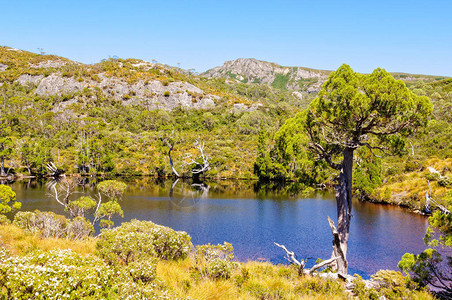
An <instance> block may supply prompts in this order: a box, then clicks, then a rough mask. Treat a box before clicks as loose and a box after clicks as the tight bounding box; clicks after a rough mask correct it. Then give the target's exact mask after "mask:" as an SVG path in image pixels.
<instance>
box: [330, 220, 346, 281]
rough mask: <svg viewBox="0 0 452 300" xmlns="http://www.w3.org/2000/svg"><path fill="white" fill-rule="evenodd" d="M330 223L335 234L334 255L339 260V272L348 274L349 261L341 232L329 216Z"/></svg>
mask: <svg viewBox="0 0 452 300" xmlns="http://www.w3.org/2000/svg"><path fill="white" fill-rule="evenodd" d="M328 223H329V225H330V228H331V233H332V234H333V257H335V258H336V261H337V272H338V273H339V274H343V275H344V274H347V268H348V262H347V259H346V256H345V253H344V250H343V248H342V247H343V245H342V244H341V240H340V236H339V232H338V230H337V229H336V226H335V225H334V222H333V220H331V219H330V217H328ZM341 263H342V264H341Z"/></svg>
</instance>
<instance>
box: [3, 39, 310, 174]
mask: <svg viewBox="0 0 452 300" xmlns="http://www.w3.org/2000/svg"><path fill="white" fill-rule="evenodd" d="M0 95H1V98H0V100H1V104H2V115H1V125H2V126H1V130H0V131H1V132H0V138H3V139H5V140H4V141H5V142H4V143H3V144H4V145H6V148H7V151H6V150H5V156H4V157H6V159H5V163H6V170H8V171H9V172H10V173H15V174H26V175H42V174H45V173H46V172H47V171H46V169H45V167H44V165H45V163H46V162H47V161H53V162H55V164H57V166H58V167H60V168H62V169H64V170H65V171H66V172H68V173H79V172H82V173H84V172H90V173H98V174H99V173H112V174H118V175H119V174H123V175H126V174H129V175H130V174H148V175H151V174H152V175H153V174H157V173H158V174H159V175H161V176H163V175H168V174H171V169H170V167H169V162H168V157H167V151H168V147H167V144H166V141H167V140H168V139H169V138H172V139H175V140H176V141H177V145H176V147H175V149H174V152H173V155H174V157H173V158H174V159H175V160H176V162H177V163H178V165H181V164H182V162H183V157H184V156H185V154H186V153H189V152H190V151H194V147H193V144H194V143H195V142H196V141H197V140H200V141H204V142H205V144H206V152H207V154H208V155H209V156H211V157H212V170H211V171H210V172H209V176H212V177H216V178H224V177H235V178H237V177H240V178H243V177H244V178H251V177H254V176H253V174H252V172H253V171H252V170H253V163H254V157H255V145H256V144H257V142H256V141H257V133H258V132H259V131H260V130H267V129H269V128H271V126H273V124H274V122H276V123H277V124H279V123H282V122H283V121H284V119H285V118H287V117H288V116H290V115H292V114H293V113H294V110H293V108H294V107H302V106H304V107H305V106H306V105H307V103H309V102H308V100H306V99H303V100H301V99H299V98H297V97H295V96H293V95H292V94H291V93H286V92H284V91H278V90H273V89H270V88H265V87H262V88H261V87H259V86H257V85H255V86H253V87H250V86H248V85H245V84H242V83H240V84H232V85H231V84H229V83H226V82H225V80H224V79H208V78H205V77H200V76H196V75H192V74H190V73H189V72H185V71H183V70H179V69H177V68H173V67H170V66H166V65H162V64H155V63H149V62H146V61H142V60H138V59H106V60H103V61H101V62H100V63H97V64H93V65H85V64H81V63H78V62H73V61H70V60H68V59H65V58H63V57H58V56H55V55H39V54H35V53H31V52H27V51H22V50H18V49H13V48H9V47H0ZM282 100H284V101H282ZM6 141H8V142H6ZM188 171H189V170H187V169H186V170H181V171H180V172H182V173H183V172H188Z"/></svg>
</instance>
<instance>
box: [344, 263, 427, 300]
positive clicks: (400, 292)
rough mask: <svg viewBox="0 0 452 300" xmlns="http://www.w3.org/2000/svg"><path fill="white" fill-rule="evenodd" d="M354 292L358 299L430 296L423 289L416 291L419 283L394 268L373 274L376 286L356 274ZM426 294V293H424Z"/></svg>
mask: <svg viewBox="0 0 452 300" xmlns="http://www.w3.org/2000/svg"><path fill="white" fill-rule="evenodd" d="M355 277H356V279H355V280H354V281H353V283H354V284H355V288H354V289H353V293H354V294H355V296H357V298H358V299H380V298H382V297H383V298H385V299H420V298H426V299H428V298H430V297H428V294H426V293H425V294H424V293H423V292H422V291H416V289H417V288H418V285H417V284H416V283H415V282H413V281H411V280H410V278H409V277H405V276H403V274H402V273H400V272H397V271H393V270H380V271H378V272H377V273H376V274H374V275H372V276H371V278H372V282H373V285H374V287H372V288H371V287H369V286H367V285H366V283H365V282H364V281H363V280H362V278H361V277H360V276H357V275H355ZM423 294H424V295H423Z"/></svg>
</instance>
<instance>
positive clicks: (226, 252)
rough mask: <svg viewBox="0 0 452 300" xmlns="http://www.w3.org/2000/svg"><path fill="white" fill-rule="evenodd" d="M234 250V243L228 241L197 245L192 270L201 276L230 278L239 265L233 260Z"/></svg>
mask: <svg viewBox="0 0 452 300" xmlns="http://www.w3.org/2000/svg"><path fill="white" fill-rule="evenodd" d="M233 250H234V249H233V247H232V245H231V244H229V243H226V242H225V243H224V244H223V245H221V244H219V245H210V244H208V245H200V246H196V252H195V254H194V256H195V257H194V260H195V265H194V266H193V267H192V270H193V271H194V273H195V274H198V275H200V276H201V277H209V278H212V279H220V278H222V279H228V278H229V277H231V274H232V272H233V271H234V270H235V269H236V268H237V266H238V263H236V262H234V261H233V259H234V254H233Z"/></svg>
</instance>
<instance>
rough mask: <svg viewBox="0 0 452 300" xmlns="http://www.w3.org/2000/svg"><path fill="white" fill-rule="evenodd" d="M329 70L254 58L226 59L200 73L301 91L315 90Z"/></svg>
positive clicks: (318, 88)
mask: <svg viewBox="0 0 452 300" xmlns="http://www.w3.org/2000/svg"><path fill="white" fill-rule="evenodd" d="M329 73H330V71H322V70H314V69H308V68H303V67H283V66H280V65H278V64H275V63H271V62H265V61H260V60H257V59H254V58H239V59H237V60H232V61H227V62H225V63H224V64H223V66H220V67H216V68H213V69H210V70H208V71H207V72H205V73H203V74H201V75H203V76H206V77H212V78H231V79H233V80H237V81H241V82H252V83H261V84H267V85H270V86H272V87H274V88H279V89H289V90H295V91H303V92H317V91H319V90H320V88H321V85H322V83H323V82H324V81H325V80H326V79H327V78H328V75H329Z"/></svg>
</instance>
